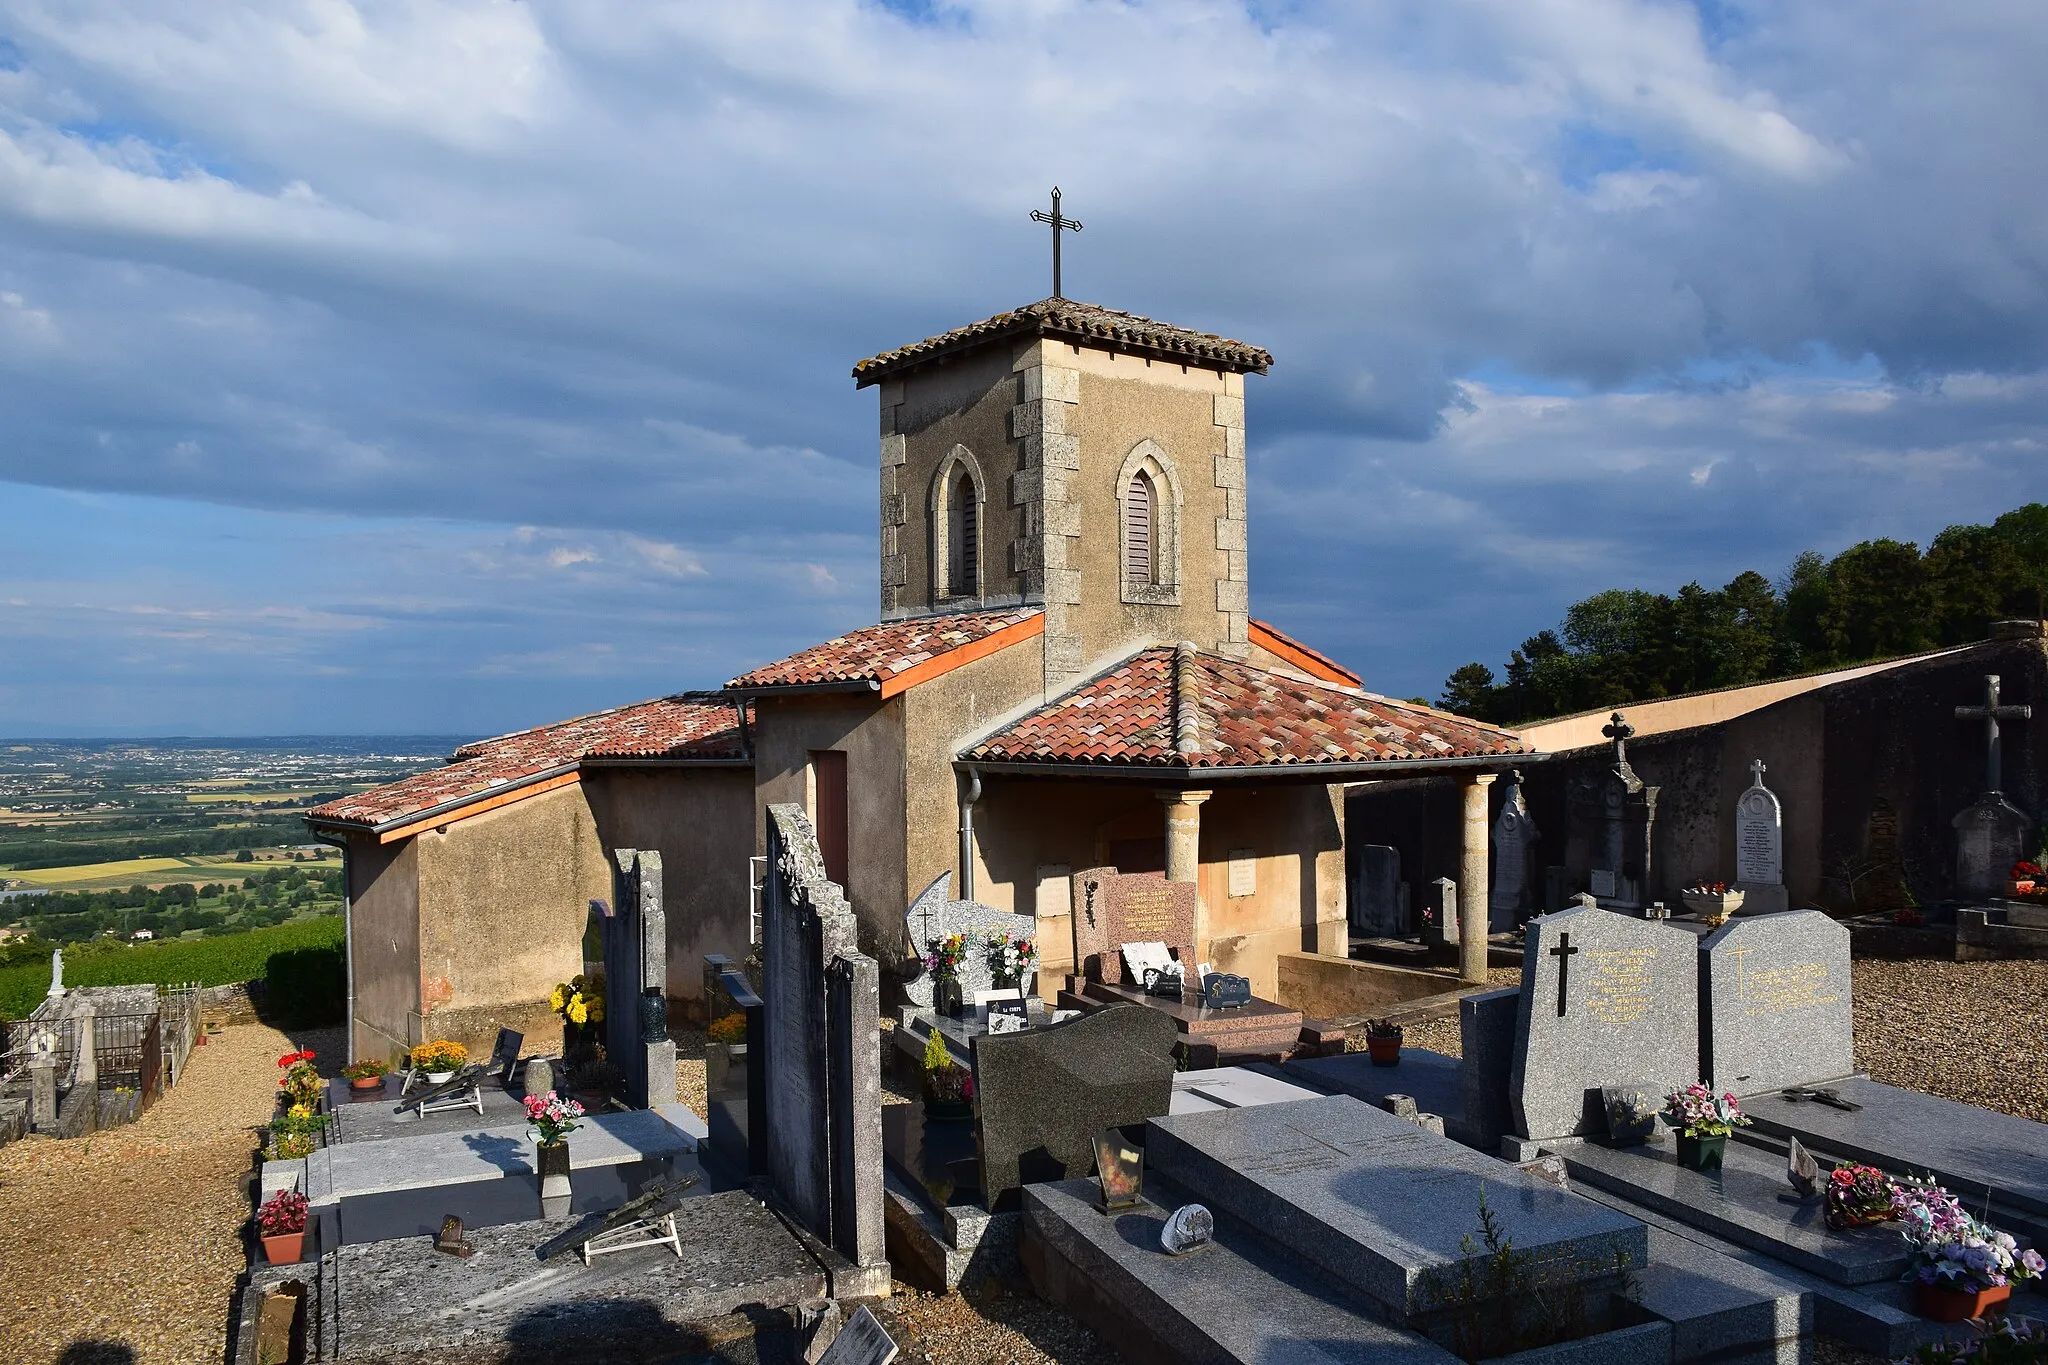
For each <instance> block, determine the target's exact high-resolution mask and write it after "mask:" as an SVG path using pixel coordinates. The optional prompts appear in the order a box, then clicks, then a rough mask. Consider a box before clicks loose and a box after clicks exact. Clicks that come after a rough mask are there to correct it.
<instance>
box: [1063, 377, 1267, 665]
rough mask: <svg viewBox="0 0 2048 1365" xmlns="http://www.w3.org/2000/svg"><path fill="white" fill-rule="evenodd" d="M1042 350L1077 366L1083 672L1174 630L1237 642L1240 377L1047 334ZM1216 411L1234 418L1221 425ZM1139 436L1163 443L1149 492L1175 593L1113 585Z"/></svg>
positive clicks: (1183, 636)
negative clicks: (1167, 528)
mask: <svg viewBox="0 0 2048 1365" xmlns="http://www.w3.org/2000/svg"><path fill="white" fill-rule="evenodd" d="M1046 351H1047V353H1048V356H1047V360H1048V363H1057V364H1060V365H1063V366H1069V367H1072V368H1074V369H1078V370H1080V371H1081V402H1080V404H1079V406H1078V408H1077V409H1076V410H1075V411H1074V413H1073V415H1072V416H1071V417H1070V418H1069V419H1068V420H1069V421H1070V422H1071V424H1072V426H1073V430H1074V431H1075V433H1076V434H1078V435H1079V436H1080V438H1081V441H1080V449H1081V455H1080V459H1081V468H1080V472H1079V474H1078V476H1077V487H1076V488H1075V490H1074V494H1073V501H1074V503H1075V504H1076V505H1077V506H1078V508H1079V511H1080V521H1081V525H1080V527H1079V538H1078V539H1077V540H1075V541H1073V542H1071V545H1072V549H1071V550H1070V553H1071V554H1073V555H1075V556H1077V557H1078V562H1077V563H1076V564H1074V565H1073V567H1075V568H1078V569H1079V570H1080V579H1081V585H1082V586H1081V589H1080V601H1079V602H1078V603H1077V604H1075V605H1074V606H1073V607H1072V608H1071V609H1070V614H1069V617H1068V620H1069V622H1070V625H1069V627H1068V629H1069V631H1070V632H1072V633H1074V634H1077V635H1079V637H1080V640H1081V657H1082V658H1083V659H1084V660H1086V661H1089V663H1090V665H1091V667H1090V669H1089V671H1092V664H1093V662H1094V661H1107V660H1109V659H1112V658H1116V657H1120V656H1122V655H1124V654H1127V653H1129V652H1131V651H1132V650H1135V649H1137V648H1140V647H1142V646H1145V645H1150V644H1157V643H1167V642H1173V641H1178V640H1191V641H1193V642H1194V643H1195V645H1196V646H1197V647H1198V648H1200V649H1204V650H1210V651H1215V652H1222V653H1233V652H1234V653H1237V654H1242V653H1244V651H1245V639H1246V627H1245V615H1244V613H1245V611H1246V608H1247V605H1248V602H1247V588H1246V584H1247V583H1248V570H1247V559H1246V548H1245V539H1244V528H1245V509H1244V497H1245V487H1244V477H1243V471H1244V417H1243V411H1244V376H1243V375H1238V374H1228V375H1226V374H1219V373H1217V372H1216V371H1214V370H1208V369H1203V368H1201V367H1199V366H1188V367H1182V366H1175V365H1167V364H1164V363H1159V362H1148V361H1147V360H1145V359H1144V358H1143V357H1140V356H1131V355H1118V354H1111V353H1109V352H1105V351H1096V350H1092V349H1088V348H1085V347H1084V348H1081V349H1080V350H1078V351H1076V350H1074V348H1072V347H1068V346H1061V345H1056V344H1052V343H1048V344H1047V346H1046ZM1055 353H1057V354H1055ZM1224 416H1227V417H1228V418H1229V420H1231V421H1233V422H1234V423H1235V425H1234V426H1225V425H1221V424H1220V423H1219V417H1224ZM1145 440H1150V441H1152V442H1154V443H1156V445H1157V447H1158V449H1159V450H1160V451H1162V452H1164V456H1163V458H1164V462H1165V463H1166V464H1168V465H1169V466H1170V468H1171V473H1172V479H1173V482H1174V484H1175V487H1174V488H1173V489H1165V488H1162V489H1160V490H1159V495H1160V496H1159V501H1160V505H1161V512H1162V514H1164V513H1165V512H1166V510H1167V509H1172V512H1173V516H1174V524H1173V528H1172V530H1173V536H1174V542H1175V550H1174V557H1175V559H1176V560H1177V561H1178V580H1177V581H1178V586H1179V593H1178V602H1177V604H1174V603H1141V602H1127V601H1125V600H1124V597H1125V593H1124V592H1123V590H1122V584H1123V541H1122V535H1121V532H1120V525H1119V518H1120V516H1121V509H1122V493H1123V489H1122V488H1121V487H1119V482H1120V476H1121V471H1122V470H1123V468H1124V464H1125V461H1126V459H1127V458H1128V457H1129V456H1130V454H1131V452H1132V450H1133V449H1134V448H1135V447H1136V446H1137V445H1138V444H1139V442H1141V441H1145ZM1176 503H1177V506H1176ZM1162 577H1163V576H1162Z"/></svg>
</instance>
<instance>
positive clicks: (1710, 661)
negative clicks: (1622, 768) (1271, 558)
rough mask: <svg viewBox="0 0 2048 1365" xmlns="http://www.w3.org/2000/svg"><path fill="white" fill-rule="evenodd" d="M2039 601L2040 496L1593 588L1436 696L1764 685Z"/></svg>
mask: <svg viewBox="0 0 2048 1365" xmlns="http://www.w3.org/2000/svg"><path fill="white" fill-rule="evenodd" d="M2044 599H2048V503H2038V502H2036V503H2028V504H2027V505H2026V506H2024V507H2018V508H2015V509H2013V510H2012V511H2010V512H2007V513H2006V514H2005V515H2004V516H2001V517H1999V518H1998V519H1997V520H1996V521H1994V522H1992V523H1991V524H1990V525H1989V526H1951V527H1949V528H1948V529H1947V530H1945V531H1943V532H1942V533H1941V534H1940V535H1938V536H1936V537H1935V538H1934V540H1933V542H1932V543H1931V544H1929V545H1928V547H1927V550H1926V552H1925V553H1922V552H1921V550H1920V547H1919V545H1918V544H1916V543H1915V542H1913V541H1900V540H1889V539H1879V540H1865V541H1860V542H1858V543H1857V544H1855V545H1851V546H1850V547H1849V548H1848V549H1846V550H1844V551H1842V552H1841V553H1840V554H1838V555H1836V556H1835V557H1834V558H1833V559H1827V558H1825V557H1823V556H1822V555H1820V554H1818V553H1816V552H1815V551H1812V550H1807V551H1805V552H1803V553H1801V554H1800V555H1799V557H1798V558H1796V559H1794V560H1793V561H1792V566H1791V568H1790V569H1788V570H1787V571H1786V573H1785V574H1784V576H1783V577H1782V578H1779V579H1778V580H1777V581H1776V582H1773V581H1772V580H1771V579H1769V578H1766V577H1765V576H1764V575H1762V574H1760V573H1758V572H1756V571H1755V570H1753V569H1752V570H1745V571H1744V572H1742V573H1739V574H1737V575H1736V576H1735V577H1734V578H1733V579H1732V580H1730V581H1729V582H1728V584H1727V585H1726V586H1725V587H1722V588H1719V589H1710V588H1705V587H1702V586H1701V585H1700V584H1699V583H1697V582H1693V583H1688V584H1686V585H1685V586H1684V587H1682V588H1680V589H1679V590H1678V591H1677V592H1676V593H1672V594H1667V593H1653V592H1645V591H1643V590H1642V589H1640V588H1610V589H1608V590H1607V591H1605V592H1598V593H1594V594H1593V595H1592V596H1591V597H1588V598H1585V599H1583V600H1581V601H1578V602H1574V603H1573V604H1572V605H1571V607H1570V608H1569V609H1568V610H1567V611H1566V612H1565V614H1564V620H1563V621H1562V622H1560V623H1559V625H1558V626H1557V628H1556V629H1554V630H1544V631H1539V632H1537V633H1536V634H1535V635H1532V636H1530V637H1529V638H1528V639H1526V640H1524V641H1523V642H1522V644H1521V647H1520V648H1519V649H1516V650H1513V651H1512V652H1510V654H1509V655H1508V660H1507V664H1506V666H1505V668H1504V670H1503V675H1502V676H1501V677H1499V678H1498V679H1496V677H1495V675H1494V672H1493V670H1492V669H1490V668H1488V667H1487V666H1486V665H1485V664H1482V663H1469V664H1466V665H1465V666H1464V667H1462V668H1460V669H1458V670H1457V671H1455V672H1453V673H1452V674H1451V676H1450V677H1449V678H1447V679H1445V681H1444V690H1443V695H1442V697H1441V698H1439V701H1438V704H1439V705H1441V706H1442V707H1443V708H1444V709H1446V710H1449V711H1455V712H1457V713H1458V714H1460V715H1466V716H1472V717H1474V718H1475V719H1478V720H1486V721H1492V722H1495V723H1496V724H1504V725H1512V724H1517V723H1526V722H1528V721H1532V720H1539V719H1542V718H1544V717H1547V716H1561V715H1569V714H1571V713H1573V712H1575V711H1590V710H1593V709H1595V708H1596V707H1604V706H1621V705H1625V704H1627V703H1630V702H1642V701H1652V700H1654V699H1656V698H1658V697H1670V696H1678V695H1682V694H1684V693H1687V692H1704V691H1709V690H1711V689H1714V688H1719V687H1737V686H1741V685H1742V684H1745V683H1754V682H1767V681H1769V680H1771V679H1773V678H1786V677H1792V676H1795V675H1797V674H1801V673H1812V672H1817V671H1819V670H1822V669H1828V668H1838V667H1845V666H1848V665H1851V664H1858V663H1864V662H1867V661H1869V660H1871V659H1884V658H1891V657H1894V656H1896V655H1900V654H1914V653H1918V652H1920V651H1922V650H1928V649H1937V648H1941V647H1943V646H1946V645H1959V644H1967V643H1969V642H1971V641H1974V640H1981V639H1983V638H1984V636H1985V634H1986V633H1987V631H1988V630H1989V628H1990V625H1991V623H1992V622H1993V621H1996V620H2001V619H2005V618H2008V617H2034V616H2036V615H2037V614H2039V613H2040V612H2041V610H2042V603H2043V601H2044Z"/></svg>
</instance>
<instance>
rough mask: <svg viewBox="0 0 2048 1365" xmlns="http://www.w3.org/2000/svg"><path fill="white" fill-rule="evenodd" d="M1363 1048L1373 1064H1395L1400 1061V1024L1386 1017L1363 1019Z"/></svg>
mask: <svg viewBox="0 0 2048 1365" xmlns="http://www.w3.org/2000/svg"><path fill="white" fill-rule="evenodd" d="M1365 1050H1366V1051H1367V1052H1368V1053H1370V1054H1371V1055H1372V1064H1373V1065H1374V1066H1396V1065H1399V1064H1400V1061H1401V1026H1400V1025H1399V1024H1396V1023H1393V1022H1391V1021H1390V1020H1386V1019H1368V1020H1366V1021H1365Z"/></svg>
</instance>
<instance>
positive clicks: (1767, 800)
mask: <svg viewBox="0 0 2048 1365" xmlns="http://www.w3.org/2000/svg"><path fill="white" fill-rule="evenodd" d="M1749 772H1750V783H1749V788H1748V790H1746V791H1744V792H1743V793H1742V795H1741V796H1738V797H1737V798H1735V889H1736V890H1737V891H1740V892H1742V909H1740V910H1739V911H1737V912H1736V913H1737V914H1742V915H1775V914H1778V913H1780V912H1782V911H1783V910H1784V909H1785V906H1786V904H1787V902H1786V899H1785V813H1784V809H1783V807H1781V806H1780V805H1779V803H1778V796H1777V793H1776V792H1773V791H1772V790H1771V789H1770V788H1769V787H1766V786H1765V785H1764V761H1763V760H1762V759H1760V758H1759V759H1757V760H1755V761H1754V762H1752V763H1751V764H1750V765H1749Z"/></svg>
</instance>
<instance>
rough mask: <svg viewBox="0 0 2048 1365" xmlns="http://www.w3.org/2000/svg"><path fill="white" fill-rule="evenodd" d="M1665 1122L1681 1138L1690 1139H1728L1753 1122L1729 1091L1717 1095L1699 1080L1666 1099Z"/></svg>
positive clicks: (1673, 1092)
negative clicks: (1676, 1131) (1731, 1134)
mask: <svg viewBox="0 0 2048 1365" xmlns="http://www.w3.org/2000/svg"><path fill="white" fill-rule="evenodd" d="M1663 1119H1664V1122H1665V1123H1667V1124H1669V1125H1670V1126H1671V1127H1673V1128H1676V1129H1677V1130H1678V1134H1679V1136H1680V1137H1689V1138H1717V1137H1727V1136H1728V1135H1729V1134H1730V1133H1732V1132H1734V1131H1735V1130H1736V1129H1737V1128H1743V1127H1747V1126H1748V1125H1749V1121H1750V1120H1749V1116H1748V1115H1747V1114H1745V1113H1743V1112H1742V1106H1741V1105H1740V1104H1738V1103H1737V1102H1736V1099H1735V1096H1733V1095H1732V1094H1729V1093H1728V1092H1727V1091H1723V1092H1721V1093H1720V1094H1718V1095H1716V1094H1715V1093H1714V1092H1713V1091H1711V1090H1709V1089H1707V1087H1705V1086H1704V1085H1701V1084H1700V1083H1699V1082H1697V1081H1695V1082H1693V1083H1692V1084H1691V1085H1688V1086H1687V1087H1685V1089H1683V1090H1674V1091H1672V1092H1671V1093H1670V1094H1668V1095H1666V1096H1665V1097H1664V1113H1663Z"/></svg>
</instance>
